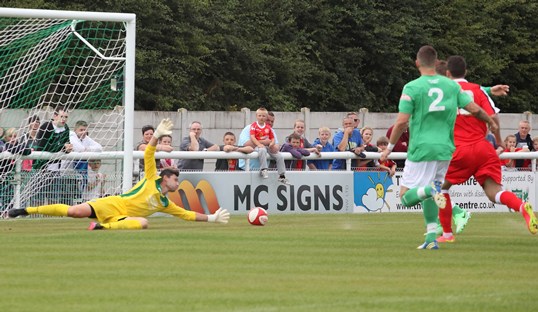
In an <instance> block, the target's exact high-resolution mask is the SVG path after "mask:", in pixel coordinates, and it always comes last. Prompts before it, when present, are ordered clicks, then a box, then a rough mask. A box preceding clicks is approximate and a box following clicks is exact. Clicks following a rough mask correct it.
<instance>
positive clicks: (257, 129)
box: [250, 121, 274, 141]
mask: <svg viewBox="0 0 538 312" xmlns="http://www.w3.org/2000/svg"><path fill="white" fill-rule="evenodd" d="M250 135H254V137H255V138H256V140H258V141H260V140H265V139H269V140H272V139H273V138H274V136H273V131H272V130H271V126H270V125H269V124H267V123H266V124H265V125H264V126H260V125H259V124H258V122H257V121H255V122H253V123H252V124H251V125H250Z"/></svg>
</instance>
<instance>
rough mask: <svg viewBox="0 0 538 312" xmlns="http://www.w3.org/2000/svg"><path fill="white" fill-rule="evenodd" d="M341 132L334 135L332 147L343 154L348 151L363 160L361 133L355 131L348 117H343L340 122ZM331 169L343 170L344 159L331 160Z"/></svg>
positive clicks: (344, 167) (357, 130)
mask: <svg viewBox="0 0 538 312" xmlns="http://www.w3.org/2000/svg"><path fill="white" fill-rule="evenodd" d="M342 126H343V129H342V130H338V132H336V134H335V135H334V139H333V146H334V147H335V149H336V150H337V151H340V152H345V151H350V152H353V153H355V154H356V155H357V156H359V157H361V158H364V157H366V156H365V155H364V153H363V152H364V142H363V140H362V136H361V133H360V131H359V129H356V128H355V127H354V126H353V119H352V118H350V117H345V118H344V119H343V120H342ZM333 169H334V170H345V169H346V161H345V159H335V160H333Z"/></svg>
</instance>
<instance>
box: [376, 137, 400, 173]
mask: <svg viewBox="0 0 538 312" xmlns="http://www.w3.org/2000/svg"><path fill="white" fill-rule="evenodd" d="M376 143H377V147H378V149H379V151H380V152H383V151H384V150H386V149H387V146H388V145H389V138H387V137H386V136H382V137H379V138H378V139H377V142H376ZM396 167H397V165H396V163H395V162H394V161H392V160H390V159H387V160H385V161H383V162H379V169H381V170H384V171H387V172H388V173H389V176H391V177H392V176H394V174H395V173H396Z"/></svg>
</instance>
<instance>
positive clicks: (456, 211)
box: [452, 205, 465, 217]
mask: <svg viewBox="0 0 538 312" xmlns="http://www.w3.org/2000/svg"><path fill="white" fill-rule="evenodd" d="M462 212H465V210H463V209H461V207H460V206H458V205H453V206H452V216H453V217H455V216H457V215H459V214H460V213H462Z"/></svg>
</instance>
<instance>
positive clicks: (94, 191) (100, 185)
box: [84, 159, 106, 201]
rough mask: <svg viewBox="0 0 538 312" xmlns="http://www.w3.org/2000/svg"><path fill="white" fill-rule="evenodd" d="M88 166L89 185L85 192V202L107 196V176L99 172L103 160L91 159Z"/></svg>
mask: <svg viewBox="0 0 538 312" xmlns="http://www.w3.org/2000/svg"><path fill="white" fill-rule="evenodd" d="M88 166H89V170H88V184H87V185H86V191H85V192H84V200H85V201H89V200H92V199H96V198H101V197H103V196H105V179H106V174H104V173H101V172H99V169H101V160H100V159H91V160H89V161H88Z"/></svg>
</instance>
